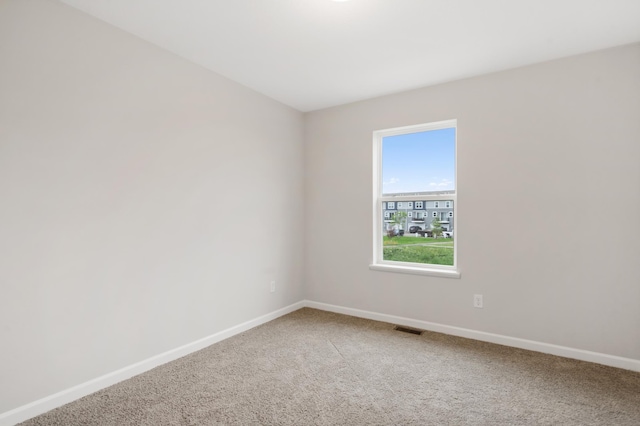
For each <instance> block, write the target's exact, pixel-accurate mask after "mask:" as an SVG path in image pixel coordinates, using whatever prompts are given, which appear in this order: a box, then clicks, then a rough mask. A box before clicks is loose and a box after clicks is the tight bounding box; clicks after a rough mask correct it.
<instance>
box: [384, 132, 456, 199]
mask: <svg viewBox="0 0 640 426" xmlns="http://www.w3.org/2000/svg"><path fill="white" fill-rule="evenodd" d="M455 131H456V130H455V128H448V129H438V130H429V131H426V132H418V133H408V134H403V135H397V136H387V137H385V138H383V140H382V193H383V194H395V193H399V192H424V191H450V190H453V189H455V181H454V180H455V134H456V133H455Z"/></svg>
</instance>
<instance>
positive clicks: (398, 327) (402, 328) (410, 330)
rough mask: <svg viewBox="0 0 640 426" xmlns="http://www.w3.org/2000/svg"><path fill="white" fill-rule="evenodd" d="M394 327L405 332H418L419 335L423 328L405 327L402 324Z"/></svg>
mask: <svg viewBox="0 0 640 426" xmlns="http://www.w3.org/2000/svg"><path fill="white" fill-rule="evenodd" d="M393 329H394V330H397V331H402V332H403V333H409V334H417V335H418V336H420V335H421V334H422V330H418V329H415V328H409V327H403V326H401V325H396V326H395V327H394V328H393Z"/></svg>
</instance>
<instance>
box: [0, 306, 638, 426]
mask: <svg viewBox="0 0 640 426" xmlns="http://www.w3.org/2000/svg"><path fill="white" fill-rule="evenodd" d="M304 307H309V308H314V309H319V310H322V311H328V312H335V313H339V314H345V315H351V316H354V317H359V318H366V319H371V320H375V321H382V322H387V323H392V324H398V325H404V326H408V327H414V328H419V329H423V330H429V331H435V332H438V333H444V334H450V335H453V336H460V337H466V338H469V339H475V340H480V341H483V342H490V343H497V344H499V345H505V346H512V347H515V348H520V349H528V350H531V351H536V352H542V353H546V354H551V355H558V356H562V357H566V358H573V359H578V360H581V361H588V362H594V363H597V364H602V365H608V366H611V367H617V368H623V369H626V370H631V371H638V372H640V360H636V359H631V358H623V357H618V356H614V355H607V354H602V353H598V352H590V351H585V350H582V349H573V348H569V347H565V346H558V345H552V344H549V343H542V342H535V341H532V340H526V339H519V338H516V337H509V336H502V335H499V334H493V333H485V332H483V331H476V330H471V329H467V328H460V327H453V326H449V325H443V324H438V323H433V322H428V321H421V320H415V319H411V318H404V317H399V316H395V315H387V314H381V313H377V312H371V311H364V310H360V309H354V308H347V307H344V306H337V305H330V304H327V303H320V302H314V301H311V300H302V301H300V302H297V303H294V304H292V305H289V306H286V307H284V308H282V309H278V310H277V311H274V312H271V313H269V314H266V315H263V316H261V317H258V318H255V319H253V320H251V321H247V322H244V323H242V324H239V325H236V326H234V327H231V328H228V329H226V330H223V331H220V332H218V333H215V334H212V335H211V336H208V337H205V338H202V339H200V340H196V341H195V342H192V343H188V344H186V345H184V346H181V347H179V348H176V349H172V350H170V351H167V352H164V353H162V354H159V355H156V356H153V357H151V358H148V359H146V360H144V361H140V362H138V363H136V364H133V365H130V366H128V367H125V368H122V369H120V370H117V371H114V372H112V373H109V374H105V375H104V376H101V377H97V378H95V379H93V380H90V381H88V382H85V383H82V384H79V385H77V386H74V387H72V388H69V389H66V390H63V391H61V392H58V393H56V394H53V395H50V396H48V397H45V398H42V399H39V400H37V401H34V402H31V403H29V404H26V405H23V406H21V407H18V408H16V409H13V410H11V411H7V412H5V413H2V414H0V426H12V425H15V424H16V423H20V422H23V421H25V420H28V419H30V418H32V417H35V416H37V415H39V414H42V413H45V412H47V411H49V410H52V409H54V408H57V407H60V406H62V405H64V404H67V403H69V402H72V401H75V400H76V399H79V398H82V397H83V396H87V395H90V394H92V393H94V392H97V391H99V390H101V389H104V388H106V387H108V386H111V385H114V384H116V383H118V382H121V381H123V380H126V379H129V378H131V377H133V376H136V375H138V374H141V373H144V372H145V371H149V370H151V369H152V368H155V367H157V366H159V365H162V364H165V363H167V362H170V361H173V360H176V359H178V358H181V357H183V356H185V355H189V354H190V353H193V352H196V351H198V350H200V349H204V348H206V347H207V346H210V345H212V344H214V343H217V342H220V341H222V340H224V339H227V338H229V337H232V336H234V335H236V334H239V333H242V332H244V331H247V330H249V329H251V328H253V327H257V326H258V325H261V324H265V323H267V322H269V321H272V320H274V319H276V318H278V317H281V316H283V315H286V314H288V313H291V312H293V311H296V310H298V309H300V308H304Z"/></svg>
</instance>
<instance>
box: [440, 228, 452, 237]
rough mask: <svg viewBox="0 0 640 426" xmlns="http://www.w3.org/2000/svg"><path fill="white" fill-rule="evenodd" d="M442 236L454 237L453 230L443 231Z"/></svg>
mask: <svg viewBox="0 0 640 426" xmlns="http://www.w3.org/2000/svg"><path fill="white" fill-rule="evenodd" d="M442 236H443V237H445V238H453V230H451V231H442Z"/></svg>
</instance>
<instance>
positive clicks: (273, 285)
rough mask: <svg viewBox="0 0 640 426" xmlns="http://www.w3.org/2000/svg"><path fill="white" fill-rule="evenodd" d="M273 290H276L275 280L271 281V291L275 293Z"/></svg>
mask: <svg viewBox="0 0 640 426" xmlns="http://www.w3.org/2000/svg"><path fill="white" fill-rule="evenodd" d="M275 291H276V282H275V281H271V293H275Z"/></svg>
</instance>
